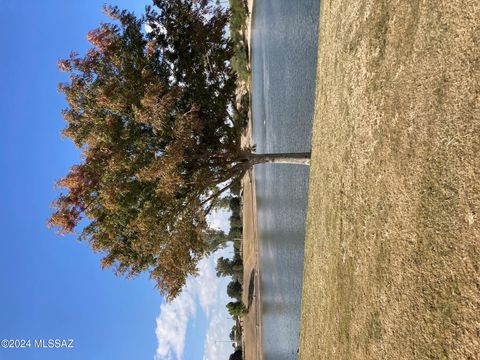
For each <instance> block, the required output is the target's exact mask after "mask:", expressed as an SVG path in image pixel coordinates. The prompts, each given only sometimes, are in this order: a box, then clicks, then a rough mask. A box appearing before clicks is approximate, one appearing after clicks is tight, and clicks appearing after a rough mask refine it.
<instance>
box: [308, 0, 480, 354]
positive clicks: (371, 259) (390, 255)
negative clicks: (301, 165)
mask: <svg viewBox="0 0 480 360" xmlns="http://www.w3.org/2000/svg"><path fill="white" fill-rule="evenodd" d="M320 23H321V25H320V33H319V53H318V59H319V64H318V73H317V94H316V111H315V119H314V129H313V144H312V148H313V152H312V166H311V173H310V192H309V209H308V219H307V239H306V247H305V273H304V290H303V299H302V329H301V339H300V343H301V349H300V359H305V360H311V359H328V360H330V359H476V358H478V357H477V356H478V354H479V353H480V325H479V324H480V312H479V309H480V261H479V259H480V219H479V214H480V181H479V179H480V85H479V84H480V51H479V44H480V27H479V24H480V7H479V6H478V2H477V1H473V0H472V1H457V0H454V1H443V2H440V1H438V2H437V1H436V2H421V1H372V0H370V1H357V2H351V1H346V0H343V1H336V2H330V1H323V2H322V5H321V20H320Z"/></svg>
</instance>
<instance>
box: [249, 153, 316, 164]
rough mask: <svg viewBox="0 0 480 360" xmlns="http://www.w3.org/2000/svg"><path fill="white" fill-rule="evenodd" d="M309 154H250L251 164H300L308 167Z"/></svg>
mask: <svg viewBox="0 0 480 360" xmlns="http://www.w3.org/2000/svg"><path fill="white" fill-rule="evenodd" d="M310 156H311V153H310V152H306V153H279V154H251V158H250V159H251V160H250V161H251V163H252V165H255V164H264V163H274V164H300V165H310Z"/></svg>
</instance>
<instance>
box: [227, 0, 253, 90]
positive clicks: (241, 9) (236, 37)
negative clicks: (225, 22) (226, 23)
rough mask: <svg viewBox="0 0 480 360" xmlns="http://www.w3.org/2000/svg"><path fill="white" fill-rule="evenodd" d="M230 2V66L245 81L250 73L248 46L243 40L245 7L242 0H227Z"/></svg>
mask: <svg viewBox="0 0 480 360" xmlns="http://www.w3.org/2000/svg"><path fill="white" fill-rule="evenodd" d="M229 4H230V14H231V16H230V37H231V39H232V42H233V45H234V55H233V58H232V68H233V69H234V70H235V72H236V73H237V75H238V77H239V79H241V80H243V81H247V80H248V77H249V75H250V72H249V70H248V48H247V44H246V40H245V22H246V19H247V15H248V12H247V8H246V6H245V2H244V1H243V0H229Z"/></svg>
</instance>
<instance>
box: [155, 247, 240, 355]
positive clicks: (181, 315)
mask: <svg viewBox="0 0 480 360" xmlns="http://www.w3.org/2000/svg"><path fill="white" fill-rule="evenodd" d="M231 251H232V248H231V247H227V248H225V249H221V250H218V251H217V252H215V253H214V254H213V255H211V256H210V257H208V258H205V259H202V260H201V261H200V262H199V264H198V276H197V277H190V278H188V279H187V284H186V286H185V289H184V290H183V292H182V293H181V294H180V295H179V296H178V297H177V298H176V299H175V300H173V301H172V302H171V303H166V304H162V305H161V306H160V315H159V316H158V317H157V329H156V335H157V340H158V346H157V351H156V354H155V360H182V359H183V353H184V349H185V339H186V337H187V327H188V322H189V320H190V319H191V318H192V317H194V316H195V315H196V313H197V311H198V310H197V309H198V308H200V309H201V311H203V312H204V313H205V315H206V318H207V321H208V325H207V334H206V340H205V354H204V359H205V360H217V359H221V358H228V355H229V354H230V353H232V350H233V349H232V347H231V344H230V343H225V342H216V341H218V340H226V339H228V334H229V333H230V329H231V327H232V325H233V321H228V320H227V318H228V317H229V315H228V313H227V310H226V308H225V305H226V303H227V302H228V301H230V300H229V298H228V296H227V295H226V284H227V283H228V280H227V279H225V278H221V279H219V278H217V276H216V271H215V265H216V263H217V259H218V258H219V257H220V256H224V257H226V256H228V254H230V253H231ZM196 336H198V334H196Z"/></svg>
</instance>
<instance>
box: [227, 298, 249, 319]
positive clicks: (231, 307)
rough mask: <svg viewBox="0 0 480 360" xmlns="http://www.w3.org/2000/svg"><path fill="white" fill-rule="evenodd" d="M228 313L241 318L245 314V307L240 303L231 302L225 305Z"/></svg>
mask: <svg viewBox="0 0 480 360" xmlns="http://www.w3.org/2000/svg"><path fill="white" fill-rule="evenodd" d="M227 310H228V313H229V314H230V315H232V316H242V315H244V314H245V313H246V312H247V309H246V308H245V305H243V303H242V302H241V301H235V302H233V301H231V302H229V303H228V304H227Z"/></svg>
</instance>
